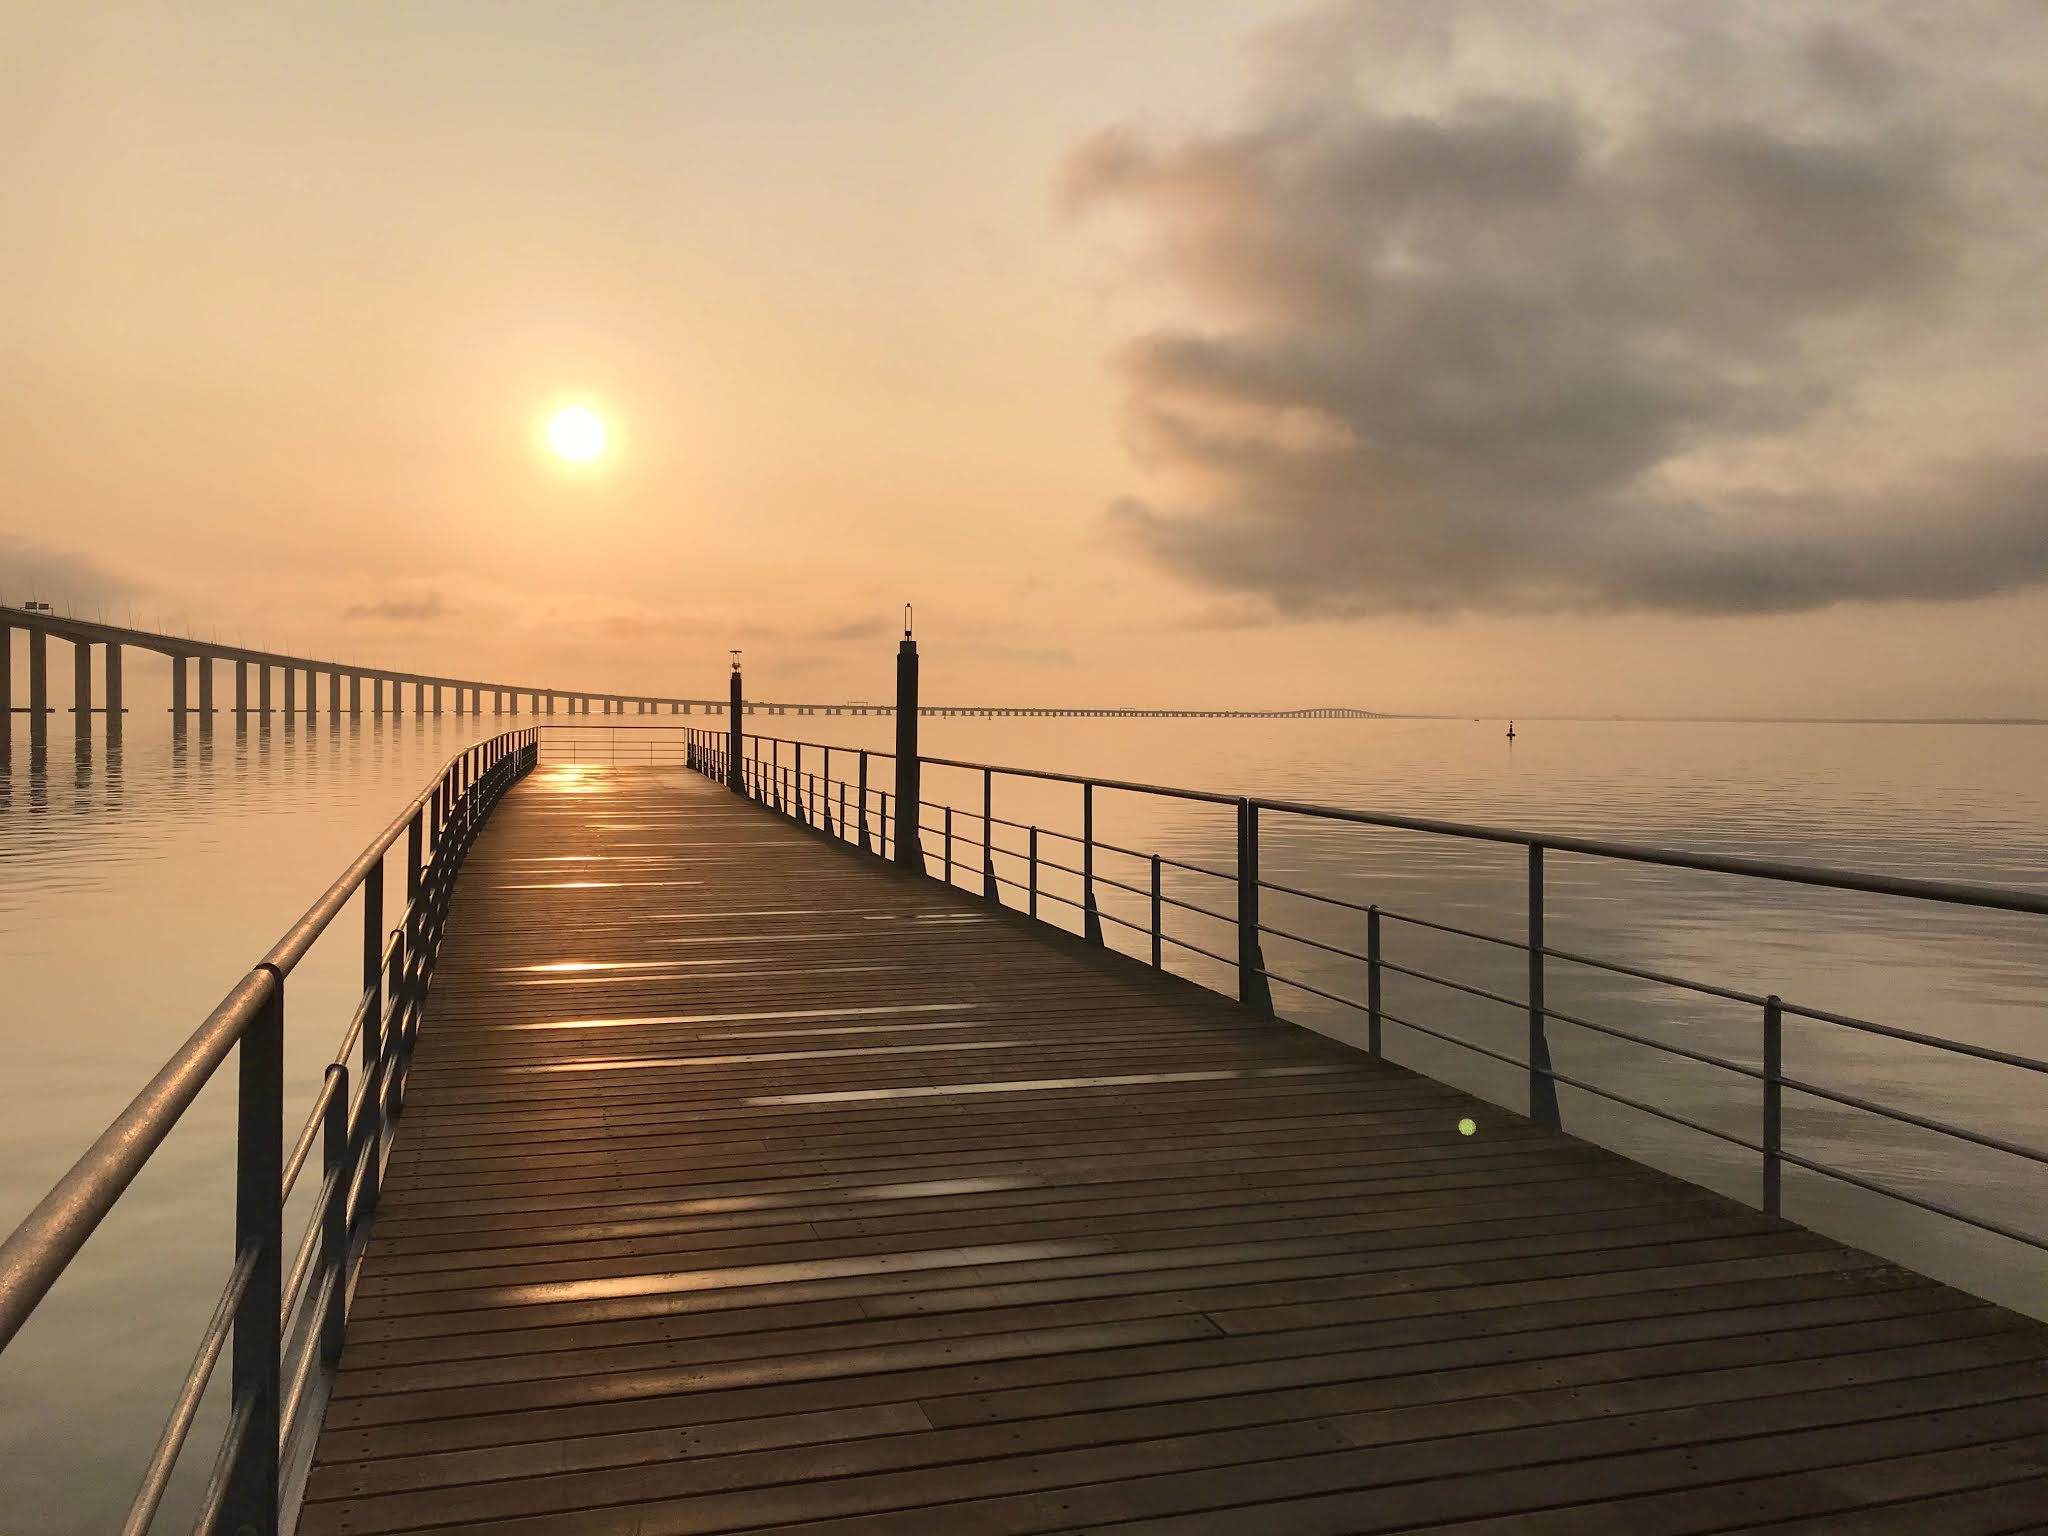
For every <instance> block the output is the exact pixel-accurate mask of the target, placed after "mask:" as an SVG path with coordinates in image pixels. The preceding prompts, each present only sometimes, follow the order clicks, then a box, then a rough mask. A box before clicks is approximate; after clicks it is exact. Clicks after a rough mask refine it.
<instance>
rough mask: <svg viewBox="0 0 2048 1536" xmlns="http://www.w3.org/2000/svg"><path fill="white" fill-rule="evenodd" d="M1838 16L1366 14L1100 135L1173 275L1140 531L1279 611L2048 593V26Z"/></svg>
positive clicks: (1115, 203) (1088, 184)
mask: <svg viewBox="0 0 2048 1536" xmlns="http://www.w3.org/2000/svg"><path fill="white" fill-rule="evenodd" d="M1835 14H1837V8H1836V7H1834V6H1833V5H1829V4H1821V3H1818V0H1782V3H1775V4H1772V5H1770V6H1768V7H1765V6H1759V5H1750V4H1743V3H1728V4H1716V5H1714V6H1711V7H1703V6H1699V5H1697V4H1695V3H1692V0H1687V3H1685V4H1682V5H1649V4H1645V5H1639V6H1633V7H1616V8H1612V9H1607V8H1601V7H1587V6H1584V5H1582V4H1571V3H1566V0H1558V3H1554V4H1544V3H1540V0H1516V3H1514V4H1512V5H1510V4H1505V3H1502V4H1498V5H1483V4H1479V3H1476V0H1444V3H1441V4H1435V5H1432V6H1430V7H1428V8H1421V9H1419V8H1416V7H1413V6H1412V5H1408V4H1406V3H1402V4H1399V5H1383V4H1364V5H1354V6H1346V7H1342V8H1338V9H1332V10H1327V11H1323V12H1319V13H1316V14H1314V15H1312V16H1310V17H1308V18H1305V19H1304V20H1303V21H1302V22H1301V23H1299V24H1297V25H1296V26H1294V27H1292V28H1289V29H1287V30H1286V31H1285V32H1284V33H1282V34H1280V35H1279V36H1278V37H1277V38H1275V39H1274V40H1272V42H1271V46H1270V48H1269V53H1268V57H1269V59H1270V60H1271V61H1272V75H1271V77H1270V80H1269V89H1268V91H1267V93H1266V95H1265V96H1264V97H1262V98H1261V103H1262V104H1260V105H1256V106H1254V107H1253V108H1252V109H1251V110H1250V111H1249V113H1248V116H1247V117H1246V119H1245V120H1244V121H1242V122H1239V123H1237V124H1235V125H1233V126H1230V127H1228V128H1225V129H1221V130H1218V131H1213V132H1207V133H1198V134H1193V135H1189V136H1184V137H1180V138H1177V139H1171V140H1165V141H1161V140H1157V139H1152V138H1145V137H1141V136H1139V135H1136V134H1134V133H1131V132H1128V131H1125V130H1121V129H1112V130H1109V131H1107V132H1104V133H1102V134H1099V135H1097V136H1096V137H1095V138H1093V139H1091V140H1090V141H1088V142H1087V143H1085V144H1083V145H1081V146H1080V147H1079V148H1078V149H1077V150H1076V151H1075V152H1074V153H1073V154H1072V156H1070V158H1069V160H1068V162H1067V164H1066V165H1065V167H1064V170H1063V174H1062V177H1061V182H1060V188H1059V191H1060V197H1061V201H1062V204H1063V206H1064V207H1065V208H1066V209H1067V210H1068V211H1069V212H1070V213H1071V214H1074V215H1076V216H1089V217H1092V218H1101V217H1103V216H1105V215H1119V214H1120V215H1122V216H1124V217H1125V219H1126V225H1125V226H1122V227H1127V228H1129V229H1130V230H1131V231H1133V232H1134V233H1135V237H1136V242H1135V246H1129V245H1126V246H1124V247H1120V252H1121V254H1120V255H1119V257H1118V259H1119V260H1120V261H1122V262H1125V263H1127V264H1128V269H1129V271H1130V272H1131V273H1132V274H1134V276H1135V277H1136V278H1137V279H1138V280H1139V287H1140V291H1141V292H1143V293H1144V294H1145V295H1146V296H1147V297H1148V298H1149V297H1150V296H1151V295H1152V294H1153V293H1159V294H1161V295H1163V297H1164V300H1165V303H1166V310H1165V318H1163V319H1161V320H1160V321H1159V322H1158V323H1157V324H1154V325H1152V326H1151V327H1149V328H1148V329H1146V330H1144V331H1143V333H1142V334H1139V335H1138V336H1136V337H1135V338H1134V339H1133V340H1132V341H1131V342H1130V343H1129V344H1128V346H1127V347H1125V349H1124V350H1123V352H1122V353H1121V355H1120V358H1119V360H1118V368H1119V372H1120V376H1121V380H1122V384H1123V388H1124V390H1125V395H1126V402H1127V407H1128V420H1129V426H1130V437H1131V442H1132V444H1133V447H1134V450H1135V453H1136V456H1137V458H1138V460H1139V462H1140V464H1141V465H1142V467H1143V469H1144V470H1145V471H1146V472H1147V474H1148V475H1149V477H1150V480H1151V481H1152V482H1154V483H1152V484H1150V485H1148V486H1147V488H1146V489H1145V491H1144V493H1143V494H1132V495H1129V496H1126V497H1124V498H1122V499H1120V500H1119V501H1118V502H1117V504H1116V505H1115V506H1114V507H1112V508H1111V510H1110V513H1109V517H1110V521H1111V523H1112V525H1113V526H1114V527H1115V528H1117V529H1118V530H1119V531H1120V532H1121V533H1123V534H1124V535H1125V536H1126V537H1127V538H1128V539H1129V540H1130V541H1132V542H1133V543H1134V545H1135V546H1136V547H1137V548H1138V549H1139V550H1141V551H1143V552H1144V553H1145V554H1146V555H1148V556H1149V557H1150V558H1152V559H1154V560H1156V561H1157V562H1159V563H1160V564H1162V565H1164V566H1165V567H1167V568H1169V569H1170V570H1172V571H1175V572H1177V573H1179V574H1181V575H1183V576H1185V577H1187V578H1190V579H1191V580H1192V581H1194V582H1195V583H1197V584H1198V585H1200V586H1201V587H1203V588H1205V589H1208V590H1210V591H1212V592H1215V593H1220V594H1223V595H1224V596H1225V597H1226V598H1227V599H1230V600H1232V601H1233V602H1239V601H1241V600H1243V599H1246V598H1249V599H1254V600H1256V601H1257V602H1258V603H1260V604H1262V605H1264V606H1265V607H1266V609H1267V610H1268V611H1269V612H1270V613H1272V614H1276V615H1280V616H1288V617H1310V616H1322V615H1365V614H1378V613H1402V612H1406V613H1443V612H1452V611H1457V610H1461V609H1477V610H1489V611H1499V612H1530V611H1548V610H1557V609H1580V610H1627V609H1657V610H1673V611H1679V612H1687V613H1750V612H1777V611H1790V610H1798V609H1810V608H1817V607H1822V606H1826V605H1828V604H1831V603H1837V602H1852V601H1853V602H1879V601H1890V600H1899V599H1930V600H1949V599H1963V598H1972V597H1979V596H1984V595H1988V594H1993V593H2000V592H2008V591H2012V590H2016V589H2019V588H2023V587H2028V586H2034V585H2038V584H2041V583H2043V582H2048V452H2043V451H2042V450H2041V449H2039V448H2038V447H2036V446H2035V438H2036V434H2035V432H2034V430H2033V427H2032V425H2031V418H2032V416H2033V415H2034V414H2037V413H2038V409H2039V406H2040V396H2039V386H2038V379H2039V377H2040V373H2039V370H2040V368H2041V367H2043V366H2048V299H2044V298H2043V297H2042V290H2041V285H2040V283H2039V281H2038V272H2039V270H2040V269H2041V268H2040V263H2041V262H2042V261H2043V260H2044V259H2048V216H2044V215H2043V214H2042V212H2041V211H2040V210H2042V209H2043V208H2048V157H2042V156H2041V155H2040V154H2039V150H2038V146H2039V145H2040V144H2042V143H2044V142H2048V95H2044V93H2043V91H2042V89H2041V88H2040V87H2039V86H2035V85H2031V84H2029V82H2028V81H2027V79H2026V73H2025V66H2024V64H2023V63H2015V62H2012V61H2024V60H2027V59H2032V60H2034V61H2038V60H2040V59H2041V58H2042V57H2044V56H2048V52H2044V49H2048V13H2043V12H2039V11H2036V10H2033V9H2021V8H1999V11H1998V15H1999V17H2000V18H2002V23H2003V24H2002V26H1999V27H1988V26H1983V25H1977V24H1973V23H1970V22H1967V21H1964V20H1962V19H1960V18H1957V13H1956V12H1954V11H1953V10H1952V9H1951V8H1947V7H1914V6H1908V5H1898V6H1890V7H1886V6H1872V7H1870V8H1869V9H1868V10H1867V13H1866V12H1863V11H1859V17H1861V18H1862V21H1863V23H1864V24H1862V25H1859V28H1858V30H1857V31H1856V32H1855V33H1853V34H1852V33H1850V32H1848V31H1847V30H1845V29H1844V28H1842V27H1841V26H1839V25H1837V24H1836V23H1835V22H1834V21H1833V20H1831V17H1833V16H1834V15H1835ZM1951 19H1955V20H1956V24H1955V25H1953V26H1950V25H1948V24H1947V23H1948V22H1949V21H1950V20H1951ZM2030 272H2031V273H2033V274H2034V276H2032V277H2028V276H2027V274H2028V273H2030ZM1189 316H1195V317H1198V323H1197V322H1196V321H1192V320H1190V319H1189V318H1187V317H1189ZM2015 380H2017V381H2020V382H2021V383H2022V385H2023V389H2022V391H2021V393H2022V396H2024V388H2025V387H2031V389H2032V391H2033V405H2032V408H2031V410H2030V409H2029V408H2028V407H2027V405H2026V401H2025V399H2024V398H2023V397H2022V398H2020V399H2017V400H2015V399H2013V398H2012V394H2013V391H2012V389H2011V387H2010V386H2011V384H2012V383H2013V381H2015ZM1225 611H1228V612H1231V613H1234V614H1238V615H1239V616H1240V617H1242V610H1241V608H1238V607H1235V606H1233V607H1231V608H1229V609H1228V610H1225Z"/></svg>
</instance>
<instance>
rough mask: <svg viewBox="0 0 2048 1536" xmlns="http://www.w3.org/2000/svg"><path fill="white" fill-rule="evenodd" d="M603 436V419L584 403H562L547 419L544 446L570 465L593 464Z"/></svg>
mask: <svg viewBox="0 0 2048 1536" xmlns="http://www.w3.org/2000/svg"><path fill="white" fill-rule="evenodd" d="M605 436H606V434H605V426H604V419H603V418H602V417H601V416H599V415H598V414H597V412H595V411H593V410H592V409H591V408H590V407H589V406H587V405H565V406H563V407H562V409H560V410H559V411H557V412H555V414H554V415H553V416H551V417H550V418H548V446H549V447H550V448H552V449H554V451H555V456H556V457H557V458H561V459H565V460H567V461H568V462H569V463H571V464H591V463H595V462H596V461H597V460H598V459H599V458H600V457H602V456H603V454H604V446H605Z"/></svg>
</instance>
